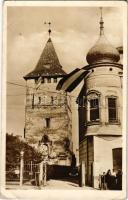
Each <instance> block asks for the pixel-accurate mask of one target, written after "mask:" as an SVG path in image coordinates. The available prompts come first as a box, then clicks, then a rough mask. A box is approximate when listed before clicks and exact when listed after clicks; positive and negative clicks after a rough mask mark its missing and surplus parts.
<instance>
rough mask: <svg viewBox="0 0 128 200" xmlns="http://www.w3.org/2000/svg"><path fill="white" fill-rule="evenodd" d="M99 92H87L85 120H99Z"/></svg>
mask: <svg viewBox="0 0 128 200" xmlns="http://www.w3.org/2000/svg"><path fill="white" fill-rule="evenodd" d="M99 104H100V93H99V92H97V91H94V90H93V91H90V92H89V93H88V94H87V121H88V122H98V121H100V109H99V107H100V106H99Z"/></svg>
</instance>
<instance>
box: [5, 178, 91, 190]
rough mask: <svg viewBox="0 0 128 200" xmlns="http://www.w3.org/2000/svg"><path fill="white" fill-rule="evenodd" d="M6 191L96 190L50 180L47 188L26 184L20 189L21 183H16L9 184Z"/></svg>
mask: <svg viewBox="0 0 128 200" xmlns="http://www.w3.org/2000/svg"><path fill="white" fill-rule="evenodd" d="M6 189H9V190H17V189H21V190H31V189H32V190H33V189H34V190H47V189H61V190H62V189H66V190H73V189H75V190H76V189H77V190H94V188H92V187H88V186H84V187H79V185H78V184H76V183H73V182H69V181H65V180H52V179H51V180H49V181H47V185H46V186H41V187H38V186H33V185H31V183H30V182H26V183H25V184H23V186H21V187H20V185H19V183H16V182H10V183H9V182H8V183H7V185H6Z"/></svg>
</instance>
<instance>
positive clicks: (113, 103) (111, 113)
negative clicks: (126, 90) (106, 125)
mask: <svg viewBox="0 0 128 200" xmlns="http://www.w3.org/2000/svg"><path fill="white" fill-rule="evenodd" d="M108 120H109V122H115V121H117V99H116V98H108Z"/></svg>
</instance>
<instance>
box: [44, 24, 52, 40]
mask: <svg viewBox="0 0 128 200" xmlns="http://www.w3.org/2000/svg"><path fill="white" fill-rule="evenodd" d="M44 24H45V25H48V26H49V29H48V33H49V38H50V35H51V32H52V31H51V22H44Z"/></svg>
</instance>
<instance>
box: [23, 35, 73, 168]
mask: <svg viewBox="0 0 128 200" xmlns="http://www.w3.org/2000/svg"><path fill="white" fill-rule="evenodd" d="M65 75H66V73H65V71H64V70H63V69H62V66H61V64H60V62H59V59H58V57H57V54H56V51H55V49H54V46H53V43H52V40H51V38H50V37H49V39H48V41H47V43H46V45H45V48H44V50H43V52H42V54H41V56H40V59H39V61H38V63H37V65H36V67H35V69H34V70H33V71H32V72H30V73H29V74H27V75H26V76H25V77H24V79H25V80H26V107H25V131H24V137H25V139H26V141H27V142H28V143H29V144H31V145H33V146H35V147H36V148H38V149H40V151H41V152H42V154H43V155H44V157H45V156H47V157H48V160H49V162H50V163H52V164H57V165H70V151H71V150H72V142H71V141H72V134H71V128H72V127H71V111H70V109H69V108H70V106H69V104H70V98H69V97H68V96H67V94H66V92H63V91H57V90H56V86H57V84H58V81H59V80H60V79H61V78H62V77H64V76H65Z"/></svg>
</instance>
